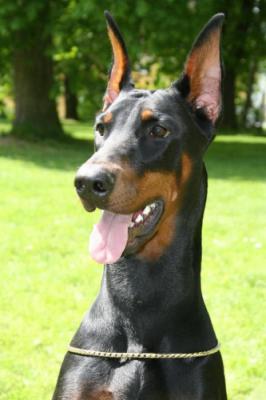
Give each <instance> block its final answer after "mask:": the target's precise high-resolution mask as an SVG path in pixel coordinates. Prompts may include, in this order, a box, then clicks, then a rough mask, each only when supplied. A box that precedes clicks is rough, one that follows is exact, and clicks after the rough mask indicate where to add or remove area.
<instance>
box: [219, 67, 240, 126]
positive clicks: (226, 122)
mask: <svg viewBox="0 0 266 400" xmlns="http://www.w3.org/2000/svg"><path fill="white" fill-rule="evenodd" d="M235 85H236V74H235V71H234V70H233V69H232V68H228V69H227V70H226V71H225V76H224V84H223V89H224V90H223V114H222V126H223V128H225V129H236V128H237V120H236V105H235Z"/></svg>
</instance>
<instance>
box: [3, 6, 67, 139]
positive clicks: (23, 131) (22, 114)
mask: <svg viewBox="0 0 266 400" xmlns="http://www.w3.org/2000/svg"><path fill="white" fill-rule="evenodd" d="M57 3H58V5H59V3H60V2H57ZM52 13H53V8H52V7H51V2H50V0H46V1H44V2H36V1H34V0H20V1H19V0H17V1H14V2H12V3H6V4H4V5H2V6H1V7H0V25H1V31H0V35H1V38H2V41H5V44H6V47H7V48H8V49H9V55H10V58H11V59H12V62H13V74H14V92H15V118H14V121H13V128H12V130H13V133H14V134H16V135H19V136H34V137H47V136H51V137H58V136H60V135H62V133H63V131H62V127H61V124H60V121H59V118H58V115H57V111H56V103H55V100H54V98H53V96H52V89H53V59H52V54H51V49H52V25H51V19H52V18H51V16H52Z"/></svg>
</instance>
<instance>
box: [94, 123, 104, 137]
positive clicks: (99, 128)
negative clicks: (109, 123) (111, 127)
mask: <svg viewBox="0 0 266 400" xmlns="http://www.w3.org/2000/svg"><path fill="white" fill-rule="evenodd" d="M104 131H105V128H104V124H101V123H99V124H97V125H96V132H98V133H99V135H101V136H103V135H104Z"/></svg>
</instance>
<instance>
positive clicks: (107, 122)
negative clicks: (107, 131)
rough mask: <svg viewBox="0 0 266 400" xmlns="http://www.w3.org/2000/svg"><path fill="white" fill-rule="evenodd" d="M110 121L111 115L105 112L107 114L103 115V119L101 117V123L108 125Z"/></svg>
mask: <svg viewBox="0 0 266 400" xmlns="http://www.w3.org/2000/svg"><path fill="white" fill-rule="evenodd" d="M112 119H113V114H112V113H111V112H110V111H109V112H107V113H105V114H104V115H103V117H102V121H103V122H104V123H105V124H109V123H110V122H111V121H112Z"/></svg>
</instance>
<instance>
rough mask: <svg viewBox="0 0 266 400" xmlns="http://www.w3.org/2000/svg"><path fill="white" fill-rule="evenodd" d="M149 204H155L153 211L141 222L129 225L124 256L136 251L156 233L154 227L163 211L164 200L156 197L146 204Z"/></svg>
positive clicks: (156, 225)
mask: <svg viewBox="0 0 266 400" xmlns="http://www.w3.org/2000/svg"><path fill="white" fill-rule="evenodd" d="M151 204H156V207H155V208H154V212H153V213H152V214H151V215H150V216H148V218H147V219H146V220H145V219H144V221H143V223H142V222H139V224H137V225H136V226H133V227H129V238H128V242H127V246H126V248H125V250H124V253H123V255H124V256H127V255H131V254H134V253H137V252H138V251H139V250H140V249H141V248H142V247H143V246H144V245H145V244H146V243H147V242H148V241H149V240H150V239H151V238H152V237H153V236H154V235H155V234H156V228H157V227H158V224H159V222H160V221H161V218H162V216H163V213H164V201H163V200H162V199H157V200H155V201H154V202H153V203H149V204H148V206H149V205H151ZM146 207H147V206H146ZM146 207H144V208H143V209H142V211H144V210H145V209H146ZM138 213H139V212H138ZM133 218H134V214H133Z"/></svg>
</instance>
